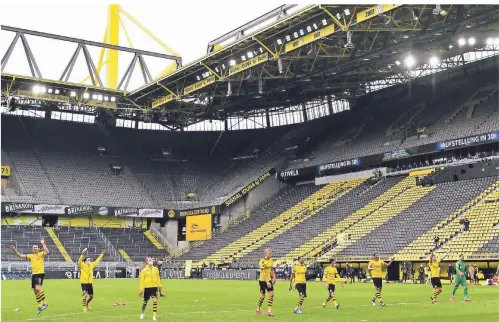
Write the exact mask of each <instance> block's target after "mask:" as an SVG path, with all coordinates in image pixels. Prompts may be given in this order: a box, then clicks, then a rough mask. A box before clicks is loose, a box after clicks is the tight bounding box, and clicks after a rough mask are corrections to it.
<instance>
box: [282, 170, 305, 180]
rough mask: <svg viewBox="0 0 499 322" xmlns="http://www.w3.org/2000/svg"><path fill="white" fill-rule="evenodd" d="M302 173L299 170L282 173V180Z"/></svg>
mask: <svg viewBox="0 0 499 322" xmlns="http://www.w3.org/2000/svg"><path fill="white" fill-rule="evenodd" d="M299 174H300V173H299V172H298V170H289V171H282V172H281V177H282V178H289V177H296V176H297V175H299Z"/></svg>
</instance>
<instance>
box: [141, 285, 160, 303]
mask: <svg viewBox="0 0 499 322" xmlns="http://www.w3.org/2000/svg"><path fill="white" fill-rule="evenodd" d="M157 297H158V288H157V287H146V288H145V289H144V301H149V299H150V298H157Z"/></svg>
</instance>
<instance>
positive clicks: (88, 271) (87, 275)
mask: <svg viewBox="0 0 499 322" xmlns="http://www.w3.org/2000/svg"><path fill="white" fill-rule="evenodd" d="M86 254H87V249H86V248H85V249H84V250H83V251H82V252H81V255H80V258H79V259H78V267H79V268H80V284H81V291H82V292H83V312H86V311H87V310H90V302H91V301H92V300H93V298H94V287H93V285H92V281H93V279H94V277H93V272H94V269H95V267H96V266H97V265H99V263H100V261H101V260H102V257H104V252H102V253H101V254H100V256H99V257H97V259H96V260H95V262H92V260H91V259H90V257H88V256H86Z"/></svg>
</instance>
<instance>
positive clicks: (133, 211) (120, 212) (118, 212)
mask: <svg viewBox="0 0 499 322" xmlns="http://www.w3.org/2000/svg"><path fill="white" fill-rule="evenodd" d="M99 211H100V209H99ZM114 215H115V216H125V215H135V216H136V215H137V208H116V209H115V210H114Z"/></svg>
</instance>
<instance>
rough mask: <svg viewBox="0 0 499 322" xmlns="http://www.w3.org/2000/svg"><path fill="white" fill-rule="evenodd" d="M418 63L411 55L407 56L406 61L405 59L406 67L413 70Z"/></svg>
mask: <svg viewBox="0 0 499 322" xmlns="http://www.w3.org/2000/svg"><path fill="white" fill-rule="evenodd" d="M415 63H416V61H415V60H414V57H412V56H411V55H409V56H407V57H406V58H405V59H404V65H405V66H406V67H408V68H411V67H413V66H414V64H415Z"/></svg>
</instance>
